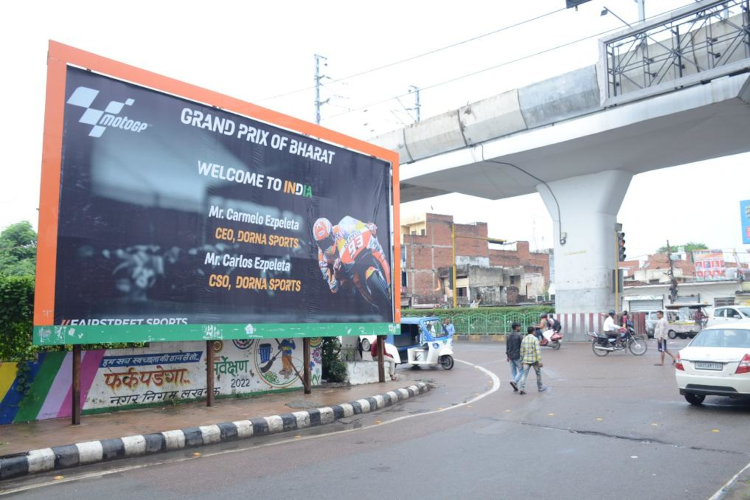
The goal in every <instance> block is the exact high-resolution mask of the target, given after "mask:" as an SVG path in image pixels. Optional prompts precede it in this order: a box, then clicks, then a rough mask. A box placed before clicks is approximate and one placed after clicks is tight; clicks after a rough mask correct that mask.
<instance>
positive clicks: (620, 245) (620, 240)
mask: <svg viewBox="0 0 750 500" xmlns="http://www.w3.org/2000/svg"><path fill="white" fill-rule="evenodd" d="M617 252H618V253H617V257H618V259H619V261H620V262H624V261H625V259H626V256H625V233H623V232H622V231H618V232H617Z"/></svg>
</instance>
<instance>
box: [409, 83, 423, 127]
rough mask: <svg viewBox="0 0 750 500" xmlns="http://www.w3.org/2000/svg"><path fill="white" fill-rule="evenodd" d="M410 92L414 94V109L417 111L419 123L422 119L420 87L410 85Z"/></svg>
mask: <svg viewBox="0 0 750 500" xmlns="http://www.w3.org/2000/svg"><path fill="white" fill-rule="evenodd" d="M409 93H410V94H412V93H413V94H414V107H413V108H412V109H413V110H415V111H416V112H417V123H419V121H420V120H421V119H422V111H421V108H422V105H421V104H420V103H419V87H417V86H415V85H410V86H409Z"/></svg>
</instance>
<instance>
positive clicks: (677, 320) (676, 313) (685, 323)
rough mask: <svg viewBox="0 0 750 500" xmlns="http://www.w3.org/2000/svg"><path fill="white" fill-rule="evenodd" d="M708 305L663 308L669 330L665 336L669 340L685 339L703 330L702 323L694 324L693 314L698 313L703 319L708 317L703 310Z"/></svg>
mask: <svg viewBox="0 0 750 500" xmlns="http://www.w3.org/2000/svg"><path fill="white" fill-rule="evenodd" d="M706 307H708V304H698V303H695V304H670V305H668V306H666V307H665V309H666V314H667V323H669V330H668V332H667V335H668V336H669V338H670V339H674V338H677V337H680V338H683V339H686V338H688V337H690V338H693V337H695V336H696V335H698V332H700V331H701V329H702V328H703V322H702V321H701V322H698V323H696V321H695V313H696V312H697V311H700V312H701V314H702V315H703V318H706V317H708V315H707V314H706V310H705V308H706Z"/></svg>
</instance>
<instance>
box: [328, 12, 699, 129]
mask: <svg viewBox="0 0 750 500" xmlns="http://www.w3.org/2000/svg"><path fill="white" fill-rule="evenodd" d="M688 5H692V4H688ZM679 8H682V7H678V9H679ZM563 10H565V9H563ZM668 12H671V10H668V11H665V12H662V13H659V14H656V15H654V16H651V17H649V18H648V19H651V18H654V17H659V16H661V15H663V14H666V13H668ZM621 29H622V28H621V27H619V26H618V27H616V28H612V29H608V30H605V31H601V32H599V33H595V34H593V35H588V36H585V37H583V38H578V39H576V40H572V41H570V42H566V43H564V44H562V45H557V46H555V47H550V48H548V49H543V50H540V51H538V52H534V53H533V54H528V55H525V56H522V57H518V58H516V59H512V60H510V61H506V62H503V63H500V64H496V65H494V66H490V67H487V68H483V69H480V70H477V71H473V72H471V73H467V74H464V75H461V76H457V77H455V78H451V79H448V80H444V81H442V82H438V83H433V84H432V85H428V86H426V87H421V89H420V90H430V89H434V88H437V87H440V86H443V85H447V84H449V83H454V82H457V81H460V80H464V79H466V78H470V77H472V76H476V75H480V74H482V73H486V72H488V71H492V70H494V69H498V68H502V67H504V66H508V65H511V64H515V63H517V62H520V61H524V60H526V59H531V58H532V57H537V56H540V55H543V54H547V53H549V52H554V51H555V50H559V49H563V48H565V47H570V46H571V45H575V44H577V43H580V42H584V41H586V40H590V39H592V38H597V37H600V36H602V35H606V34H607V33H611V32H613V31H620V30H621ZM407 95H409V94H408V93H405V94H398V95H397V96H392V97H388V98H386V99H382V100H379V101H375V102H371V103H370V104H366V105H364V106H360V107H358V108H354V109H352V110H351V111H347V112H345V113H338V114H335V115H331V116H329V117H328V118H327V119H328V120H330V119H331V118H336V117H338V116H343V115H346V114H349V113H353V112H355V111H361V110H363V109H367V108H369V107H371V106H378V105H380V104H383V103H386V102H388V101H392V100H394V99H398V98H400V97H405V96H407Z"/></svg>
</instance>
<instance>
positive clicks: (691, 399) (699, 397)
mask: <svg viewBox="0 0 750 500" xmlns="http://www.w3.org/2000/svg"><path fill="white" fill-rule="evenodd" d="M704 399H706V396H704V395H703V394H685V400H686V401H687V402H688V403H690V404H691V405H695V406H700V405H702V404H703V400H704Z"/></svg>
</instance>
